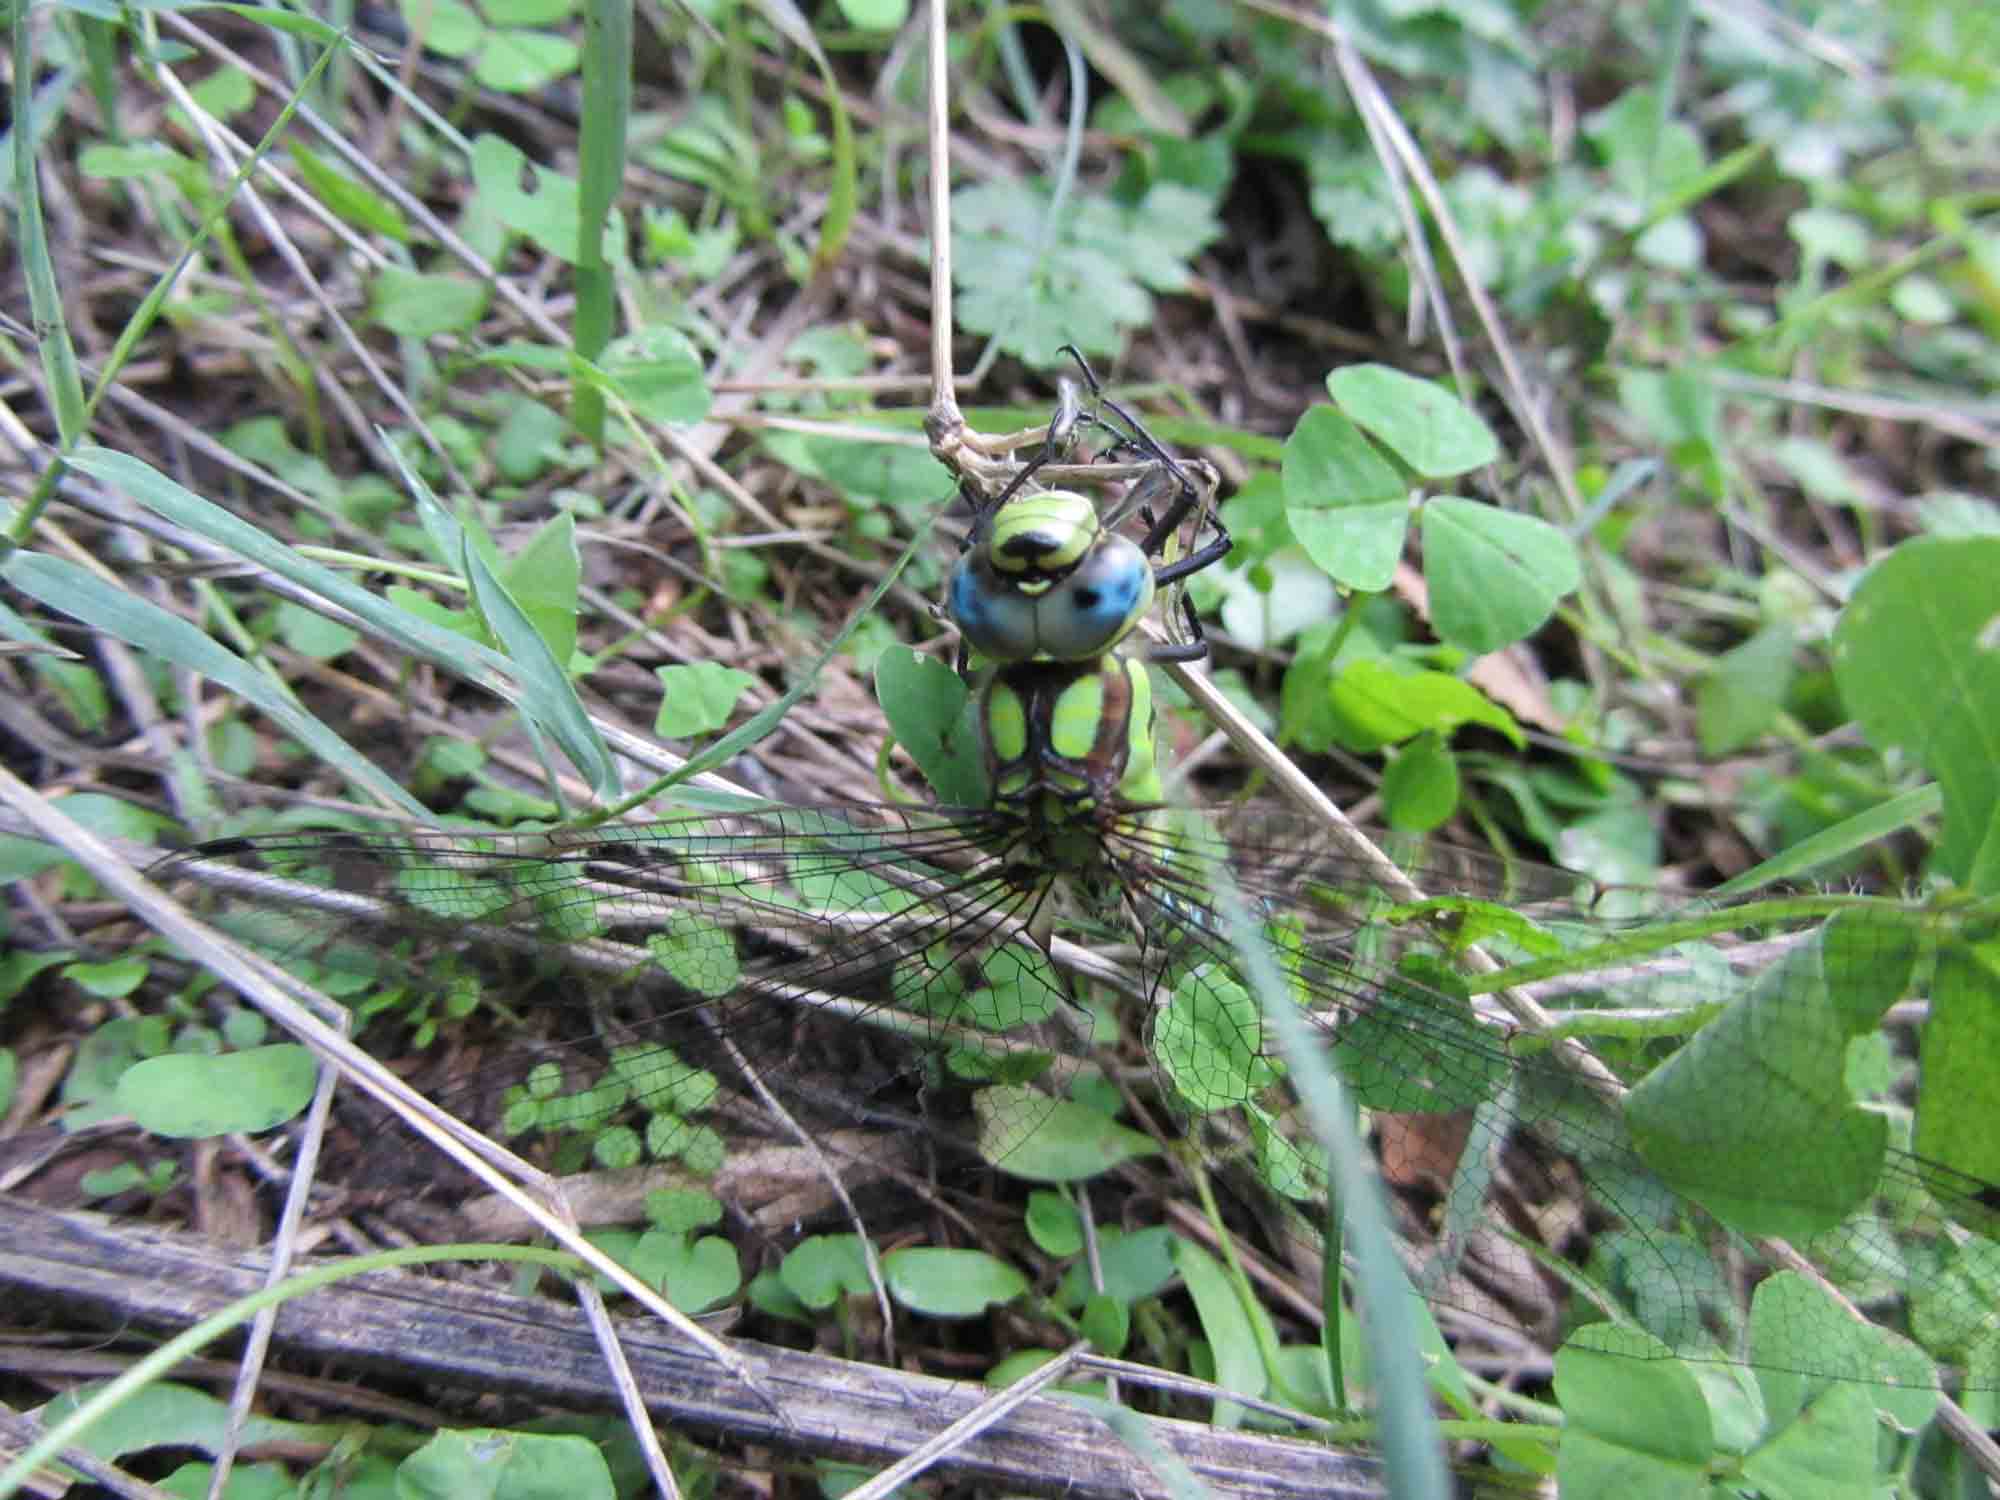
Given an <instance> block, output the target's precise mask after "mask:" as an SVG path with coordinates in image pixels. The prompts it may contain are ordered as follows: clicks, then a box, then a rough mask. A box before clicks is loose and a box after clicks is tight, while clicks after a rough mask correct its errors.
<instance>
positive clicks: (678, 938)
mask: <svg viewBox="0 0 2000 1500" xmlns="http://www.w3.org/2000/svg"><path fill="white" fill-rule="evenodd" d="M646 948H647V950H648V951H649V952H650V953H651V954H652V955H653V961H654V962H655V963H657V964H658V965H659V966H660V967H661V968H662V969H664V970H665V971H666V972H667V973H668V974H669V975H671V976H672V977H673V979H674V982H675V983H677V984H679V985H681V986H682V987H683V988H685V989H688V990H691V991H693V992H694V993H695V994H697V995H703V996H706V997H708V998H709V999H711V1000H719V999H720V998H722V996H724V995H727V994H728V993H729V992H730V991H731V990H733V989H735V988H736V984H737V981H738V979H739V978H740V977H741V975H742V965H741V963H740V961H739V960H738V958H737V954H736V940H735V938H734V937H733V936H731V934H730V933H729V931H728V930H727V929H725V928H722V927H718V926H717V925H716V923H715V920H714V918H713V917H708V918H703V917H700V916H697V915H695V914H694V913H693V912H685V911H682V912H675V913H674V915H673V917H672V918H671V919H670V920H669V921H668V923H667V926H666V929H665V930H664V931H660V932H654V933H651V934H649V935H648V936H647V938H646Z"/></svg>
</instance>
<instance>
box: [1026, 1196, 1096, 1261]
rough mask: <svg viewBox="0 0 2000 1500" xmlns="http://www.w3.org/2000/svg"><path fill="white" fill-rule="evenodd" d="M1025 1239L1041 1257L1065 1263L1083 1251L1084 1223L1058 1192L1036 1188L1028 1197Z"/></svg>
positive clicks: (1073, 1205) (1067, 1200) (1073, 1207)
mask: <svg viewBox="0 0 2000 1500" xmlns="http://www.w3.org/2000/svg"><path fill="white" fill-rule="evenodd" d="M1027 1225H1028V1236H1029V1238H1030V1239H1032V1240H1034V1242H1035V1248H1036V1249H1037V1250H1040V1251H1041V1252H1042V1254H1044V1255H1052V1256H1054V1257H1056V1258H1057V1259H1058V1260H1067V1259H1068V1258H1069V1257H1070V1256H1072V1255H1075V1254H1076V1253H1077V1252H1078V1251H1079V1250H1081V1249H1083V1220H1082V1219H1081V1217H1080V1216H1079V1215H1078V1214H1077V1211H1076V1205H1075V1204H1073V1203H1071V1202H1070V1201H1069V1199H1067V1198H1065V1197H1064V1196H1063V1195H1062V1194H1061V1193H1052V1192H1050V1191H1048V1190H1047V1189H1046V1188H1036V1189H1035V1190H1034V1191H1033V1192H1032V1193H1030V1194H1028V1216H1027Z"/></svg>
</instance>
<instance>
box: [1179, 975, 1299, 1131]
mask: <svg viewBox="0 0 2000 1500" xmlns="http://www.w3.org/2000/svg"><path fill="white" fill-rule="evenodd" d="M1153 1056H1154V1060H1155V1061H1156V1062H1157V1063H1158V1064H1159V1066H1160V1067H1161V1068H1162V1069H1164V1070H1165V1072H1166V1074H1167V1076H1168V1077H1169V1078H1171V1079H1172V1080H1173V1083H1174V1090H1175V1092H1176V1093H1177V1094H1178V1095H1179V1096H1180V1099H1181V1101H1182V1102H1183V1103H1184V1104H1186V1105H1187V1107H1188V1108H1190V1109H1192V1110H1194V1111H1196V1112H1197V1113H1201V1114H1208V1113H1211V1112H1213V1111H1215V1110H1218V1109H1231V1108H1234V1107H1235V1106H1236V1105H1239V1104H1242V1103H1244V1102H1245V1101H1247V1100H1250V1099H1254V1098H1256V1097H1257V1095H1259V1094H1261V1093H1262V1092H1263V1091H1264V1090H1265V1089H1267V1088H1269V1087H1270V1086H1271V1084H1272V1083H1274V1082H1276V1080H1277V1078H1278V1070H1277V1068H1276V1067H1275V1066H1274V1065H1273V1064H1272V1062H1271V1061H1270V1059H1269V1058H1267V1057H1266V1056H1265V1055H1264V1025H1263V1018H1262V1016H1260V1015H1259V1014H1258V1011H1257V1001H1256V998H1255V997H1254V996H1252V995H1251V993H1250V992H1249V990H1247V989H1245V988H1244V986H1243V985H1242V984H1240V983H1239V982H1237V981H1236V979H1235V978H1234V977H1233V976H1231V975H1229V974H1228V972H1227V971H1226V970H1222V969H1219V968H1215V967H1204V968H1200V969H1195V970H1191V971H1190V972H1189V973H1187V974H1185V975H1183V976H1182V977H1181V979H1180V982H1179V983H1178V984H1176V985H1175V986H1174V992H1173V996H1172V998H1171V999H1170V1000H1169V1001H1168V1002H1167V1004H1166V1006H1165V1007H1164V1008H1163V1009H1162V1010H1161V1012H1160V1013H1159V1015H1158V1017H1157V1018H1156V1019H1155V1021H1154V1023H1153Z"/></svg>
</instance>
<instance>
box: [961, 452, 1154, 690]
mask: <svg viewBox="0 0 2000 1500" xmlns="http://www.w3.org/2000/svg"><path fill="white" fill-rule="evenodd" d="M1153 592H1154V580H1153V566H1152V563H1151V562H1150V561H1149V560H1148V558H1147V556H1146V553H1145V551H1144V549H1142V548H1141V547H1140V546H1139V544H1138V543H1137V542H1134V541H1132V540H1131V539H1130V538H1129V537H1124V536H1120V535H1119V534H1118V533H1116V532H1109V531H1105V530H1103V529H1102V528H1101V527H1100V526H1099V524H1098V519H1097V510H1096V507H1095V506H1093V505H1092V504H1091V502H1090V501H1089V499H1088V498H1087V497H1085V496H1083V495H1077V494H1072V493H1070V492H1068V491H1065V490H1048V491H1045V492H1043V493H1041V494H1036V495H1028V496H1025V497H1023V498H1021V499H1017V500H1013V501H1010V502H1008V503H1007V504H1006V505H1004V506H1002V507H1001V508H1000V511H999V513H998V514H997V515H996V516H995V517H994V518H993V521H992V523H991V526H990V528H989V529H988V531H987V533H986V535H984V536H983V537H975V539H974V541H973V544H972V546H971V547H969V548H968V549H967V551H966V553H965V555H964V556H963V557H961V558H960V559H959V561H958V566H957V567H956V568H954V569H953V570H952V575H951V583H950V587H949V591H948V594H947V600H948V607H949V609H950V611H951V616H952V618H953V619H954V620H955V621H956V622H957V623H958V627H959V629H960V631H961V632H963V633H964V636H965V638H966V640H967V641H968V642H970V643H971V645H972V647H973V648H974V649H975V650H977V651H978V652H980V654H982V655H984V656H987V657H990V658H992V659H993V660H995V661H1003V662H1021V661H1060V662H1072V661H1073V662H1084V661H1089V660H1091V659H1093V658H1095V657H1098V656H1101V655H1103V654H1104V653H1105V652H1107V651H1109V650H1110V649H1111V648H1112V647H1113V646H1115V645H1117V644H1118V642H1119V641H1121V640H1123V639H1124V638H1125V636H1126V635H1127V634H1128V633H1129V632H1130V631H1131V629H1132V627H1133V626H1134V625H1135V624H1137V623H1138V621H1139V619H1140V617H1141V616H1142V615H1144V614H1145V613H1146V611H1147V610H1148V609H1150V608H1151V607H1152V603H1153Z"/></svg>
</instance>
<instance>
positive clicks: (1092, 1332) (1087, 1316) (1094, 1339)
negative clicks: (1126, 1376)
mask: <svg viewBox="0 0 2000 1500" xmlns="http://www.w3.org/2000/svg"><path fill="white" fill-rule="evenodd" d="M1077 1331H1078V1332H1079V1333H1081V1334H1082V1335H1083V1336H1084V1337H1085V1338H1087V1339H1089V1340H1090V1345H1091V1347H1092V1348H1093V1349H1095V1350H1096V1351H1097V1352H1098V1353H1099V1354H1102V1355H1105V1356H1107V1357H1108V1358H1111V1359H1117V1358H1118V1357H1119V1356H1120V1355H1122V1354H1123V1353H1124V1352H1125V1346H1126V1344H1127V1343H1129V1342H1130V1341H1131V1338H1132V1313H1131V1309H1130V1308H1128V1307H1127V1306H1126V1305H1125V1304H1124V1303H1123V1302H1120V1301H1119V1300H1118V1299H1117V1298H1116V1297H1109V1296H1105V1295H1104V1294H1103V1293H1099V1294H1097V1295H1095V1296H1093V1297H1092V1298H1091V1299H1090V1300H1089V1301H1088V1302H1086V1303H1084V1305H1083V1316H1082V1317H1080V1318H1078V1319H1077Z"/></svg>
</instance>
